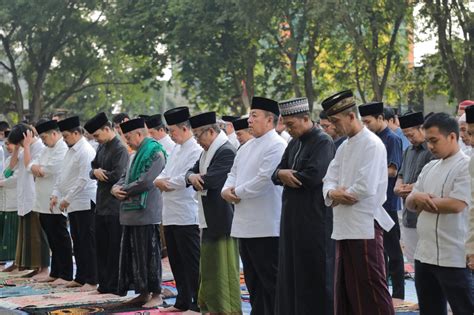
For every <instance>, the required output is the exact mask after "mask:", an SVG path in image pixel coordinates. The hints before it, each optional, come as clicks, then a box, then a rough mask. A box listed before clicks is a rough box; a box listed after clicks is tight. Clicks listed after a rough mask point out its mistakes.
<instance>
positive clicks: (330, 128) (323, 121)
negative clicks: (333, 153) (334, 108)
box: [319, 111, 347, 150]
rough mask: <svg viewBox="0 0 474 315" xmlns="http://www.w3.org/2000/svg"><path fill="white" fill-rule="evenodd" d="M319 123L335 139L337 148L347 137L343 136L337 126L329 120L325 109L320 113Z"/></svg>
mask: <svg viewBox="0 0 474 315" xmlns="http://www.w3.org/2000/svg"><path fill="white" fill-rule="evenodd" d="M319 125H320V126H321V128H322V129H323V131H324V132H325V133H327V134H328V135H329V136H330V137H331V138H332V141H334V145H335V146H336V150H337V148H339V146H340V145H341V144H342V143H343V142H344V140H346V139H347V137H345V136H341V135H340V134H339V132H338V131H337V130H336V127H335V126H334V124H333V123H332V122H330V121H329V117H328V114H326V112H325V111H322V112H320V113H319Z"/></svg>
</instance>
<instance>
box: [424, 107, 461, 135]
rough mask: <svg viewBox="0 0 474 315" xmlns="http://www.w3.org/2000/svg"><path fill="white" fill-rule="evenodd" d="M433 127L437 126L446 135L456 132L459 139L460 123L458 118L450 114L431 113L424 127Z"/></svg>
mask: <svg viewBox="0 0 474 315" xmlns="http://www.w3.org/2000/svg"><path fill="white" fill-rule="evenodd" d="M431 127H437V128H438V129H439V131H440V132H441V133H442V134H443V135H444V136H446V137H447V136H449V134H451V133H452V132H454V133H455V134H456V139H459V124H458V122H457V121H456V119H454V117H452V116H451V115H449V114H446V113H434V114H432V115H430V116H429V117H428V119H427V120H426V121H425V123H424V124H423V128H425V129H428V128H431Z"/></svg>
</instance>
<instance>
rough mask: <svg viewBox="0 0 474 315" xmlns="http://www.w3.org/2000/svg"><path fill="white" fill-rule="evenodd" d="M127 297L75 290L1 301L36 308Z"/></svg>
mask: <svg viewBox="0 0 474 315" xmlns="http://www.w3.org/2000/svg"><path fill="white" fill-rule="evenodd" d="M128 299H130V297H120V296H117V295H114V294H89V293H82V294H77V292H62V293H50V294H40V295H28V296H19V297H8V298H4V299H2V300H1V303H2V306H3V307H5V308H8V309H25V308H28V309H38V308H48V307H72V306H75V305H99V304H105V303H120V302H123V301H126V300H128Z"/></svg>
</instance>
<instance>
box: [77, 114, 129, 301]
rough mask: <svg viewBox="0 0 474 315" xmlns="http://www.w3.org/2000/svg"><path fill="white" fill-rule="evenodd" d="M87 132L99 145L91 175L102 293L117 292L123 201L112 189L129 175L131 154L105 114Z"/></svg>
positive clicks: (95, 119)
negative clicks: (94, 188)
mask: <svg viewBox="0 0 474 315" xmlns="http://www.w3.org/2000/svg"><path fill="white" fill-rule="evenodd" d="M84 129H86V130H87V132H88V133H89V134H90V135H92V136H93V137H94V139H95V140H96V141H97V142H98V143H99V147H98V148H97V154H96V156H95V158H94V160H93V161H92V162H91V171H90V173H89V175H90V177H91V178H92V179H95V180H97V195H96V207H95V241H96V248H97V271H98V272H97V275H98V280H99V281H98V282H99V287H98V288H97V291H98V292H99V293H117V291H118V287H117V285H118V269H119V257H120V256H119V254H120V238H121V236H122V227H121V226H120V219H119V210H120V200H118V199H117V198H115V197H114V196H113V195H112V193H111V192H110V190H111V189H112V187H113V185H115V184H116V183H117V182H118V180H119V179H120V178H121V177H122V175H123V173H125V172H126V170H127V166H128V158H129V157H128V152H127V148H126V147H125V146H124V144H123V143H122V141H120V138H119V136H118V135H117V134H116V133H115V131H114V129H113V127H112V123H111V122H110V121H109V120H108V118H107V116H106V115H105V113H103V112H102V113H99V114H97V115H96V116H94V117H93V118H92V119H90V120H89V121H88V122H87V123H86V124H85V125H84Z"/></svg>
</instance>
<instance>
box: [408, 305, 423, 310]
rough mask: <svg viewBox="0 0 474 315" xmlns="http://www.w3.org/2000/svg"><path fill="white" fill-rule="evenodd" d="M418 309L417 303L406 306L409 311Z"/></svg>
mask: <svg viewBox="0 0 474 315" xmlns="http://www.w3.org/2000/svg"><path fill="white" fill-rule="evenodd" d="M419 309H420V306H419V305H418V303H416V304H413V305H410V306H408V307H407V310H409V311H418V310H419Z"/></svg>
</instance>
